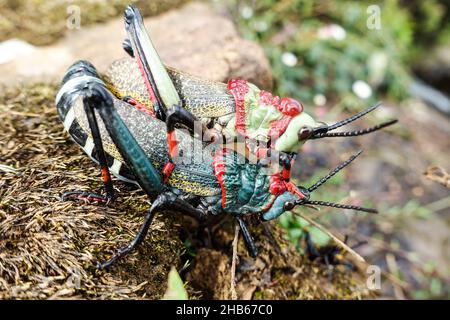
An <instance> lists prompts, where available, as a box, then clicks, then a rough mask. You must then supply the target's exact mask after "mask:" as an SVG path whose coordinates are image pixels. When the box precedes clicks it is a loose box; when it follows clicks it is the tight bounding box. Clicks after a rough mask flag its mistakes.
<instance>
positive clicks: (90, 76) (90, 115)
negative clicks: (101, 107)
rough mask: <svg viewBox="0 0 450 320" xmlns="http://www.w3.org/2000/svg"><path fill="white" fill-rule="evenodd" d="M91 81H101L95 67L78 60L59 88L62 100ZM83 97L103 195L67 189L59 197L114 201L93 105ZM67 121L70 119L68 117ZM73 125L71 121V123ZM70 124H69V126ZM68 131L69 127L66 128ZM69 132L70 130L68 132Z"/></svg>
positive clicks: (70, 106) (75, 93)
mask: <svg viewBox="0 0 450 320" xmlns="http://www.w3.org/2000/svg"><path fill="white" fill-rule="evenodd" d="M91 81H101V80H100V79H99V77H98V74H97V72H96V70H95V68H94V67H93V66H92V65H91V64H90V63H88V62H87V61H79V62H77V63H75V64H74V65H73V66H72V67H70V68H69V70H68V71H67V73H66V76H65V79H64V80H63V87H62V88H61V90H60V91H61V93H62V95H61V96H62V98H61V99H62V100H63V101H62V102H61V103H64V102H65V101H71V99H72V98H71V95H77V94H79V92H80V91H82V92H83V89H82V88H83V87H84V86H86V85H87V84H88V83H90V82H91ZM82 97H83V110H84V113H85V115H86V118H87V121H88V124H89V129H88V130H90V132H91V136H92V141H93V142H90V144H91V145H92V144H93V146H92V148H89V149H90V150H91V152H92V154H90V156H94V155H93V154H94V153H95V155H96V157H95V158H96V159H97V160H98V163H99V165H100V171H101V175H102V178H103V186H104V191H105V195H100V194H97V193H93V192H86V191H69V192H66V193H64V194H63V195H62V196H61V198H62V200H63V201H65V200H69V199H83V200H87V201H95V202H100V203H109V202H112V201H114V199H115V194H114V188H113V184H112V180H111V174H110V170H109V167H108V161H107V155H106V153H105V150H104V148H103V142H102V137H101V134H100V130H99V126H98V122H97V119H96V116H95V113H94V109H93V107H92V106H91V105H90V104H89V103H87V101H86V99H85V97H84V95H83V96H82ZM67 103H69V102H67ZM69 108H71V109H72V110H71V112H72V113H73V108H74V106H73V105H70V104H69ZM67 117H68V116H67V114H66V118H65V119H64V120H65V122H66V120H67ZM67 121H70V117H69V119H68V120H67ZM71 125H73V123H72V124H71ZM71 125H70V126H71ZM66 129H68V130H69V131H70V128H66ZM69 133H70V132H69ZM87 139H90V138H88V137H86V139H85V140H86V143H88V140H87ZM85 147H86V146H85ZM94 150H95V151H94Z"/></svg>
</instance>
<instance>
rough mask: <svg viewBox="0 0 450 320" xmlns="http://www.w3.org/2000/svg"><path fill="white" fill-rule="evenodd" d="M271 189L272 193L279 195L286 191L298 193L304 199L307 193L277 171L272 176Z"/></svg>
mask: <svg viewBox="0 0 450 320" xmlns="http://www.w3.org/2000/svg"><path fill="white" fill-rule="evenodd" d="M269 191H270V193H271V194H273V195H276V196H279V195H280V194H282V193H284V192H285V191H289V192H290V193H292V194H295V195H297V196H298V197H299V198H300V199H304V198H305V195H304V194H303V193H302V192H301V191H300V190H299V189H298V188H297V186H296V185H295V184H293V183H292V182H290V181H286V180H284V179H283V177H282V176H281V174H280V173H275V174H273V175H272V177H271V178H270V184H269Z"/></svg>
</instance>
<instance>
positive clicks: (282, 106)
mask: <svg viewBox="0 0 450 320" xmlns="http://www.w3.org/2000/svg"><path fill="white" fill-rule="evenodd" d="M259 102H260V103H261V104H264V105H272V106H274V107H275V108H276V109H277V110H278V111H280V112H281V113H282V114H283V117H282V118H281V119H279V120H275V121H273V122H272V123H271V124H270V129H269V138H270V139H271V141H272V142H274V141H275V140H276V139H278V138H279V137H280V136H281V135H282V134H283V133H284V132H285V131H286V128H287V127H288V125H289V123H290V122H291V120H292V118H293V117H295V116H296V115H298V114H300V113H301V112H302V111H303V105H302V104H301V103H300V102H298V101H297V100H295V99H292V98H283V99H280V97H278V96H273V95H272V94H271V93H270V92H267V91H264V90H261V91H260V93H259Z"/></svg>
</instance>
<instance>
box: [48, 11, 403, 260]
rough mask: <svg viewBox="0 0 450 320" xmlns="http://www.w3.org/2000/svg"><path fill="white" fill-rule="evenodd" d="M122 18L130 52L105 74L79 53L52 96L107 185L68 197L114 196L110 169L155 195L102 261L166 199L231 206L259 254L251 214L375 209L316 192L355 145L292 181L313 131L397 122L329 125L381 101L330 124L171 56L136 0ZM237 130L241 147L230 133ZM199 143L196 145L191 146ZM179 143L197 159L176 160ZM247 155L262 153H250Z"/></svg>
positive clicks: (199, 207) (178, 204) (211, 210)
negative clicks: (300, 182) (304, 182)
mask: <svg viewBox="0 0 450 320" xmlns="http://www.w3.org/2000/svg"><path fill="white" fill-rule="evenodd" d="M125 27H126V30H127V33H128V37H129V38H128V40H126V41H125V42H124V49H125V50H126V51H127V52H128V53H129V54H130V55H131V56H132V57H134V60H133V59H124V60H119V61H117V62H114V63H113V64H112V65H111V67H110V68H109V70H108V71H107V72H106V74H105V75H104V76H103V77H101V76H100V75H99V74H98V73H97V71H96V69H95V68H94V66H92V65H91V64H90V63H89V62H87V61H79V62H77V63H75V64H74V65H72V66H71V67H70V68H69V69H68V71H67V73H66V75H65V76H64V78H63V81H62V85H61V88H60V90H59V91H58V94H57V97H56V105H57V109H58V113H59V116H60V119H61V121H62V122H63V123H64V127H65V129H66V130H67V131H68V132H69V134H70V135H71V137H72V138H73V139H74V140H75V141H76V143H78V144H79V145H80V146H81V147H82V148H83V150H84V151H85V152H86V153H87V154H88V155H89V156H90V157H91V158H92V159H93V160H94V161H95V162H97V163H98V164H99V165H100V167H101V173H102V177H103V182H104V187H105V195H99V194H95V193H90V192H81V191H72V192H68V193H66V194H64V195H63V198H64V199H68V198H85V199H90V200H94V201H99V202H110V201H113V200H114V199H115V194H114V188H113V183H112V180H111V173H113V174H114V175H115V176H117V177H119V178H120V179H122V180H125V181H127V182H134V183H136V184H138V185H139V186H140V187H141V188H142V189H143V190H144V191H145V192H146V193H147V194H148V196H149V197H150V198H151V199H152V201H153V202H152V205H151V208H150V209H149V211H148V213H147V214H146V216H145V219H144V223H143V225H142V226H141V229H140V231H139V232H138V234H137V236H136V238H135V239H134V240H133V241H132V243H130V244H129V245H128V246H127V247H125V248H122V249H120V250H119V251H118V252H117V253H116V254H115V255H114V256H113V257H112V258H111V259H110V260H108V261H107V262H105V263H103V264H100V265H99V267H102V268H103V267H108V266H110V265H111V264H112V263H113V262H114V261H116V260H117V259H119V258H120V257H122V256H123V255H125V254H127V253H129V252H130V251H132V250H133V249H134V248H135V247H136V246H138V245H139V244H140V243H141V242H142V240H143V239H144V237H145V235H146V233H147V231H148V229H149V227H150V224H151V222H152V220H153V217H154V215H155V213H156V212H158V211H163V210H167V209H174V210H176V211H178V212H181V213H185V214H189V215H191V216H195V217H197V218H200V219H202V218H204V217H206V216H208V215H210V214H213V215H217V214H230V215H232V216H234V217H235V218H236V219H237V221H238V222H239V225H240V227H241V231H242V234H243V236H244V239H245V242H246V245H247V248H248V250H249V253H250V254H251V255H252V256H256V255H257V246H256V244H255V242H254V240H253V238H252V236H251V234H250V231H249V229H248V227H247V225H246V222H245V217H246V216H248V215H256V216H258V217H259V218H260V219H261V220H262V221H268V220H272V219H275V218H277V217H278V216H280V215H281V214H282V213H284V212H286V211H289V210H291V209H292V208H294V207H295V206H297V205H306V204H310V205H319V206H320V205H322V206H332V207H337V208H346V209H354V210H360V211H366V212H375V210H373V209H368V208H362V207H358V206H352V205H342V204H335V203H330V202H325V201H313V200H311V199H310V195H311V193H312V192H313V191H314V190H316V189H317V188H318V187H319V186H320V185H322V184H323V183H324V182H325V181H327V180H328V179H329V178H330V177H331V176H333V175H334V174H336V173H337V172H338V171H339V170H341V169H342V168H344V167H345V166H346V165H348V164H349V163H350V162H351V161H353V160H354V159H355V158H356V157H357V156H358V155H359V153H358V154H357V155H355V156H353V157H351V158H350V159H349V160H347V161H346V162H344V163H343V164H341V165H340V166H339V167H337V168H336V169H335V170H333V171H332V172H330V174H329V175H327V176H326V177H324V178H323V179H321V180H319V181H318V182H317V183H316V184H314V185H313V186H311V187H309V188H305V187H299V186H296V185H294V184H293V183H292V182H291V181H290V168H291V165H292V161H293V159H294V157H295V155H296V154H297V152H298V151H299V148H300V147H301V145H302V144H303V143H304V142H305V141H307V140H310V139H320V138H324V137H339V136H356V135H362V134H366V133H369V132H373V131H376V130H379V129H381V128H383V127H385V126H388V125H390V124H392V123H394V122H395V121H389V122H386V123H383V124H380V125H377V126H375V127H372V128H368V129H364V130H360V131H350V132H337V133H333V132H331V131H333V130H334V129H336V128H339V127H341V126H343V125H345V124H347V123H349V122H352V121H354V120H356V119H358V118H360V117H362V116H364V115H365V114H367V113H368V112H370V111H372V110H374V109H375V108H376V107H378V105H375V106H373V107H371V108H369V109H367V110H366V111H364V112H361V113H359V114H356V115H355V116H353V117H351V118H348V119H346V120H343V121H340V122H338V123H336V124H334V125H331V126H328V125H324V124H321V123H318V122H316V121H315V120H314V119H313V118H312V117H311V116H310V115H308V114H307V113H306V112H305V111H304V110H303V106H302V104H301V103H300V102H298V101H296V100H294V99H290V98H283V99H281V98H279V97H276V96H273V95H272V94H270V93H268V92H266V91H263V90H259V89H258V88H257V87H256V86H254V85H252V84H250V83H248V82H246V81H244V80H239V79H232V80H230V81H229V82H228V84H223V83H217V82H211V81H208V80H202V79H200V78H198V77H194V76H191V75H188V74H185V73H183V72H180V71H177V70H175V69H172V68H170V67H167V66H165V65H164V64H163V63H162V62H161V60H160V58H159V56H158V54H157V52H156V50H155V48H154V46H153V44H152V42H151V40H150V37H149V36H148V33H147V32H146V29H145V27H144V24H143V20H142V16H141V15H140V13H139V11H138V10H137V9H136V8H135V7H133V6H129V7H128V8H127V9H126V10H125ZM199 124H200V125H199ZM180 127H184V128H187V129H188V131H185V130H179V129H177V128H180ZM195 128H198V129H199V130H195ZM239 137H240V138H242V139H243V141H244V144H245V146H246V151H245V152H239V150H236V149H235V148H234V147H233V146H234V144H233V143H231V144H230V143H229V142H230V141H231V142H233V141H235V140H237V139H238V138H239ZM218 142H219V143H218ZM222 142H225V144H223V143H222ZM198 143H200V146H201V148H200V149H199V148H196V147H195V145H196V144H198ZM182 153H183V154H186V153H189V154H190V156H191V157H190V158H191V159H192V158H194V159H201V161H189V162H186V161H179V162H177V161H175V159H176V158H178V157H179V156H180V154H182ZM274 154H275V155H276V159H277V160H280V162H281V164H282V169H281V170H272V171H271V170H269V171H268V170H267V168H269V169H270V168H271V167H272V166H273V165H274V163H273V162H271V161H269V162H267V161H263V160H264V159H266V158H267V156H268V155H271V156H273V155H274ZM249 155H253V156H255V157H256V158H257V159H259V160H258V161H255V162H252V161H249V159H248V158H249Z"/></svg>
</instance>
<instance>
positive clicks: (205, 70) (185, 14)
mask: <svg viewBox="0 0 450 320" xmlns="http://www.w3.org/2000/svg"><path fill="white" fill-rule="evenodd" d="M145 24H146V26H147V28H148V30H149V32H150V34H151V37H152V39H153V41H154V44H155V46H156V48H157V50H158V52H159V54H160V55H161V57H162V59H163V61H164V62H165V63H166V64H168V65H170V66H173V67H175V68H178V69H180V70H183V71H186V72H189V73H192V74H195V75H198V76H201V77H203V78H207V79H211V80H216V81H224V82H225V81H227V80H228V79H229V78H244V79H246V80H249V81H251V82H253V83H255V84H256V85H257V86H260V87H261V88H264V89H268V90H269V89H271V86H272V75H271V72H270V67H269V63H268V61H267V59H266V57H265V55H264V52H263V50H262V49H261V47H259V46H258V45H257V44H256V43H253V42H251V41H247V40H244V39H242V38H240V37H239V35H238V33H237V31H236V28H235V27H234V25H233V24H232V22H231V21H230V20H228V19H227V18H225V17H223V16H221V15H219V14H217V13H215V12H214V11H213V10H212V9H211V8H210V7H209V6H208V5H207V4H203V3H195V2H194V3H190V4H187V5H186V6H184V7H182V8H180V9H178V10H173V11H170V12H167V13H165V14H162V15H160V16H158V17H154V18H149V19H146V20H145ZM125 37H126V32H125V28H124V24H123V19H122V18H115V19H113V20H111V21H109V22H107V23H104V24H97V25H92V26H88V27H83V28H81V29H79V30H73V31H70V32H68V34H67V36H66V37H65V38H64V39H62V40H60V41H58V42H57V43H56V44H54V45H51V46H46V47H38V48H37V49H35V50H33V51H32V52H29V53H27V54H24V55H21V56H18V57H16V58H15V59H14V60H13V61H11V62H9V63H6V64H3V65H0V83H6V84H11V83H14V82H17V81H19V80H25V81H32V82H37V81H39V82H42V81H59V80H60V79H61V78H62V76H63V74H64V72H65V70H66V69H67V67H68V66H69V65H70V64H72V63H73V62H75V61H76V60H79V59H86V60H89V61H90V62H92V63H93V64H94V65H95V66H96V67H97V69H98V70H99V71H100V72H103V71H105V69H106V68H107V67H108V66H109V64H110V63H111V62H113V61H114V60H116V59H119V58H122V57H124V56H126V53H125V52H124V51H123V49H122V41H123V39H125ZM0 55H1V52H0Z"/></svg>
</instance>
